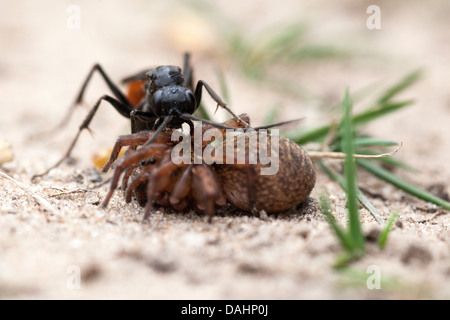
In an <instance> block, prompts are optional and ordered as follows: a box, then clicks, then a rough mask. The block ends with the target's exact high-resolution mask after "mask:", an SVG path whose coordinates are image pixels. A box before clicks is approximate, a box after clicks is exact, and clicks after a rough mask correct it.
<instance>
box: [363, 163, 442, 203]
mask: <svg viewBox="0 0 450 320" xmlns="http://www.w3.org/2000/svg"><path fill="white" fill-rule="evenodd" d="M356 162H357V163H358V165H360V166H361V167H363V168H364V169H365V170H367V171H369V172H370V173H372V174H373V175H374V176H376V177H378V178H380V179H382V180H385V181H386V182H388V183H390V184H392V185H393V186H395V187H397V188H399V189H402V190H403V191H405V192H407V193H409V194H411V195H413V196H415V197H417V198H419V199H422V200H425V201H427V202H431V203H434V204H436V205H438V206H440V207H442V208H444V209H446V210H450V202H447V201H445V200H444V199H441V198H439V197H437V196H435V195H433V194H431V193H429V192H427V191H425V190H422V189H420V188H418V187H416V186H414V185H412V184H410V183H408V182H406V181H405V180H403V179H400V178H399V177H397V176H395V175H394V174H392V173H390V172H389V171H387V170H385V169H383V168H382V167H380V166H378V165H376V164H375V163H373V162H372V161H370V160H367V159H357V160H356Z"/></svg>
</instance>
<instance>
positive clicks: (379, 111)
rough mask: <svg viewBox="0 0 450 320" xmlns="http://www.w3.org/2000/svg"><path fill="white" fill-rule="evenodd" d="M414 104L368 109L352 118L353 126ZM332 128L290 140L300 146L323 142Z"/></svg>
mask: <svg viewBox="0 0 450 320" xmlns="http://www.w3.org/2000/svg"><path fill="white" fill-rule="evenodd" d="M412 102H413V101H412V100H408V101H403V102H396V103H387V104H385V105H380V106H377V107H375V108H370V109H367V110H365V111H363V112H361V113H358V114H356V115H354V116H353V117H352V121H353V124H354V126H355V127H356V126H360V125H362V124H364V123H367V122H370V121H373V120H375V119H377V118H380V117H383V116H385V115H387V114H389V113H392V112H395V111H398V110H399V109H401V108H404V107H406V106H408V105H410V104H412ZM331 127H332V125H331V124H329V125H323V126H320V127H317V128H314V129H311V130H308V131H300V132H298V131H297V132H293V133H291V134H289V139H291V140H293V141H295V142H296V143H297V144H299V145H303V144H306V143H308V142H318V141H321V140H323V139H324V138H325V137H326V136H327V134H328V132H329V131H330V129H331Z"/></svg>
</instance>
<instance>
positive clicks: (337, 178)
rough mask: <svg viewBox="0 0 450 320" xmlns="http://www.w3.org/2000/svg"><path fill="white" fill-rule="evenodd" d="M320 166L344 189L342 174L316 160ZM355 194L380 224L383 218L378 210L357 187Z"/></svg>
mask: <svg viewBox="0 0 450 320" xmlns="http://www.w3.org/2000/svg"><path fill="white" fill-rule="evenodd" d="M318 163H319V166H320V168H321V169H322V170H323V171H324V172H325V173H326V174H327V175H328V176H329V177H330V178H331V179H332V180H334V181H336V182H337V183H339V185H340V186H341V188H342V189H344V191H345V179H344V177H343V176H342V175H340V174H338V173H336V172H334V171H333V170H331V169H330V168H329V167H328V166H326V165H325V164H324V163H323V161H318ZM356 195H357V197H358V200H359V202H360V203H361V204H362V205H363V206H364V207H365V208H366V209H367V210H368V211H369V212H370V214H371V215H372V217H374V219H375V220H376V221H377V222H378V223H380V224H382V223H383V219H382V218H381V217H380V215H379V213H378V210H377V209H376V208H375V207H374V206H373V205H372V203H371V202H370V201H369V199H367V197H366V196H365V195H364V193H362V192H361V190H360V189H359V188H357V189H356Z"/></svg>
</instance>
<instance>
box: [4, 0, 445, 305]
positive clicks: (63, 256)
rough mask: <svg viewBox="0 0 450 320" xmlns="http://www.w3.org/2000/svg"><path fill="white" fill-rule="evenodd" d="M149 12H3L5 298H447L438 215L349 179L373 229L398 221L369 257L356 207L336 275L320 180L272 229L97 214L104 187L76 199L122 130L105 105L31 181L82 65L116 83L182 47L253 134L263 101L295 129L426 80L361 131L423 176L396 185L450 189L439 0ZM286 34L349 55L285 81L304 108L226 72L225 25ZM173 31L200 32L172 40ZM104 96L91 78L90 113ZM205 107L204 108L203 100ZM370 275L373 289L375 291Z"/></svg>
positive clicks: (363, 180) (368, 181)
mask: <svg viewBox="0 0 450 320" xmlns="http://www.w3.org/2000/svg"><path fill="white" fill-rule="evenodd" d="M155 2H156V1H140V2H133V4H129V3H127V4H126V5H124V2H119V1H108V2H106V1H90V2H88V1H76V2H73V3H71V2H63V1H60V2H54V1H39V3H37V2H32V1H15V2H14V4H13V3H12V2H6V1H2V2H1V10H0V47H1V48H2V49H1V50H0V91H1V98H0V99H1V100H0V101H1V107H0V108H1V116H0V139H1V140H4V141H7V142H8V143H9V144H10V145H11V146H12V149H13V152H14V160H13V161H12V162H10V163H6V164H4V165H2V166H1V168H2V171H4V172H6V173H7V174H8V175H9V176H11V177H13V178H14V179H16V181H19V182H21V183H22V184H23V186H24V187H25V189H26V190H27V191H28V192H26V191H24V190H23V189H21V188H20V187H19V186H18V185H17V184H16V183H15V182H11V181H9V180H7V179H5V178H2V177H0V199H2V200H1V203H0V230H1V232H0V298H2V299H16V298H19V299H29V298H31V299H35V298H37V299H55V298H56V299H61V298H62V299H91V298H113V299H117V298H125V299H128V298H136V299H141V298H144V299H337V298H352V299H371V298H381V299H391V298H400V299H421V298H431V299H448V298H449V297H450V286H449V285H448V283H449V280H450V245H449V238H450V231H449V229H448V226H449V215H448V212H446V211H443V210H441V209H439V208H436V207H434V206H432V205H429V204H426V203H423V202H421V201H419V200H416V199H414V198H412V197H411V196H408V195H406V194H404V193H403V192H400V191H398V190H395V189H394V188H393V187H391V186H388V185H386V184H384V183H382V182H380V181H378V180H376V179H374V178H373V177H370V176H368V175H367V174H364V173H360V176H359V183H360V185H362V186H364V187H365V188H366V189H368V190H370V191H371V193H372V196H370V199H371V200H372V201H373V203H374V205H375V206H376V207H377V208H378V210H379V211H380V213H381V215H382V218H383V219H385V220H386V219H387V218H388V217H389V216H390V215H391V213H392V212H393V211H396V210H398V211H399V213H400V217H399V220H398V222H397V224H396V225H395V227H394V229H393V231H392V233H391V235H390V238H389V240H388V243H387V246H386V248H385V249H384V250H379V249H378V248H377V247H376V245H375V244H374V243H373V241H371V240H370V239H372V238H373V237H371V235H373V234H376V233H377V231H379V230H380V229H381V227H382V226H380V225H378V224H377V223H376V222H375V221H374V219H373V218H372V217H371V216H370V215H369V214H368V213H367V212H366V211H365V210H364V209H361V219H362V221H363V228H364V232H365V233H366V234H367V236H368V239H369V240H368V245H367V252H368V253H367V255H366V256H365V257H364V258H362V259H360V260H359V261H356V262H355V263H353V264H352V265H351V267H350V268H349V269H347V270H345V271H343V272H338V271H336V270H334V269H333V268H332V264H333V262H334V261H335V258H336V256H337V254H338V253H339V252H340V251H341V249H340V247H339V244H338V242H337V240H336V238H335V236H334V235H333V233H332V232H331V230H330V228H329V226H328V224H327V223H326V222H325V220H324V218H323V216H322V214H321V213H320V210H318V208H317V201H316V198H317V190H319V189H321V188H325V189H326V190H327V191H328V192H329V193H330V194H331V198H332V201H333V203H332V205H333V211H334V214H335V215H336V217H337V219H338V220H339V221H340V222H341V223H345V211H344V194H343V192H342V190H341V189H339V188H338V187H337V186H336V185H335V184H334V183H332V182H330V181H329V180H328V179H327V178H326V177H325V176H324V175H323V174H322V173H319V175H318V180H317V184H316V188H315V189H314V191H313V193H312V195H311V199H310V201H309V202H308V203H307V204H306V205H304V206H301V207H298V208H294V209H292V210H291V211H289V212H287V213H283V214H278V215H275V216H269V217H268V218H264V217H253V216H251V215H249V214H245V213H241V212H234V213H233V214H228V213H227V212H229V210H228V209H229V208H227V207H226V208H224V209H223V210H220V211H219V212H218V213H217V216H216V217H215V218H214V221H213V223H212V224H208V223H207V222H206V220H205V218H204V217H203V216H201V215H199V214H196V213H195V212H188V213H179V212H173V211H172V210H164V211H163V210H157V209H156V210H155V211H154V213H153V214H152V216H151V218H150V219H149V221H148V223H142V222H141V217H142V209H141V208H140V207H138V206H137V204H136V203H134V202H133V203H131V204H126V203H125V202H124V201H123V197H122V194H121V193H120V192H117V193H116V194H115V196H114V197H113V199H112V201H111V204H110V206H109V207H108V208H107V209H106V210H104V209H101V208H100V206H99V204H100V203H101V201H102V199H103V197H104V195H105V193H106V192H107V190H108V187H107V186H104V187H102V188H98V189H94V190H90V189H89V186H91V185H92V183H93V182H95V181H96V180H98V179H103V180H105V179H107V177H108V176H107V175H106V176H99V175H98V174H97V173H95V172H93V170H92V167H93V165H92V162H91V157H92V156H93V155H94V154H95V153H96V152H98V150H99V149H101V148H104V147H110V146H112V145H113V143H114V141H115V139H116V137H117V136H118V135H119V134H123V133H125V132H127V130H128V122H127V120H126V119H122V118H121V117H120V116H119V115H118V114H117V113H115V112H114V110H112V108H110V107H103V106H102V107H101V109H100V110H101V111H100V113H101V115H100V113H99V115H98V116H97V118H96V119H95V120H94V122H93V123H92V126H91V128H92V130H93V132H94V135H93V137H91V136H90V135H89V134H88V133H84V134H83V135H82V137H81V139H80V141H79V143H78V145H77V147H76V149H75V151H74V158H75V160H76V161H75V163H73V164H72V165H63V166H61V167H60V168H58V169H55V170H53V171H52V172H51V173H50V174H49V176H48V177H46V178H45V179H42V180H41V181H40V182H39V183H38V184H32V183H31V182H30V178H31V176H32V175H33V174H36V173H39V172H42V171H43V170H45V169H46V168H47V167H49V166H50V165H52V164H53V163H54V162H55V161H57V160H58V159H59V157H60V156H61V155H62V154H63V152H64V151H65V149H66V148H67V146H68V144H69V143H70V141H71V139H72V137H74V135H75V133H76V130H77V126H78V125H79V124H80V123H81V121H82V119H83V118H84V115H85V114H86V110H87V109H86V108H80V109H78V110H77V111H76V112H75V114H74V116H73V118H72V119H71V121H70V123H69V124H68V125H67V126H65V128H63V129H62V130H59V131H58V132H57V133H55V134H53V135H50V136H42V135H39V133H42V132H45V131H48V130H49V129H51V128H53V127H54V126H55V125H56V124H57V123H58V122H59V121H60V120H61V119H62V117H63V115H64V114H65V112H66V110H67V108H68V107H69V105H70V103H71V102H72V101H73V99H74V97H75V95H76V93H77V90H78V89H79V86H80V85H81V82H82V80H83V79H84V77H85V75H86V74H87V72H88V70H89V68H90V67H91V66H92V65H93V64H94V63H95V62H100V63H101V64H102V65H103V66H104V68H105V69H106V70H107V72H108V73H109V74H110V75H111V77H112V78H114V79H120V78H121V77H123V76H126V75H128V74H130V73H133V72H135V71H139V70H141V69H143V68H146V67H150V66H155V65H160V64H178V65H180V64H181V53H182V52H183V51H184V50H190V51H191V52H192V54H193V64H194V65H195V67H196V76H197V78H202V79H204V80H208V82H209V83H210V84H211V85H212V86H213V87H215V88H218V87H219V84H218V80H217V73H216V70H217V68H222V69H223V70H225V77H226V80H227V82H228V84H229V91H230V100H231V101H230V102H231V103H230V106H232V108H233V110H234V111H235V112H236V113H241V112H247V113H248V114H250V116H251V117H252V119H253V123H254V124H261V123H263V121H264V117H265V115H266V114H267V113H266V112H265V111H264V110H269V108H270V107H271V106H273V105H274V104H277V105H279V108H280V109H281V110H282V112H280V116H279V120H286V119H292V118H294V117H304V116H306V119H305V122H304V123H303V124H302V125H305V126H309V125H314V124H317V123H321V121H323V119H324V118H325V119H326V118H327V117H328V114H329V112H330V111H329V110H330V109H329V106H328V109H327V108H326V107H324V104H327V103H328V104H329V105H335V104H336V103H338V102H339V101H340V99H341V96H342V93H343V91H344V88H345V87H346V86H348V87H349V88H350V90H351V91H357V90H358V89H362V88H364V87H365V86H367V85H369V84H373V83H377V86H376V87H375V88H376V90H378V88H379V89H380V90H381V88H383V87H385V86H386V85H389V84H392V83H394V82H395V81H398V80H399V79H400V78H401V77H402V76H403V75H405V74H406V73H408V72H410V71H412V70H415V69H418V68H422V69H423V70H424V78H423V79H422V80H421V81H420V82H419V83H418V84H416V85H415V86H414V87H413V88H412V89H410V90H408V91H407V92H405V93H403V94H402V97H404V98H407V99H409V98H413V99H415V103H414V105H413V106H412V107H409V108H408V109H407V110H404V111H401V112H399V113H398V114H396V115H393V116H390V117H389V118H386V119H385V120H382V121H378V122H375V123H373V124H371V125H370V127H368V128H367V130H368V131H369V130H370V132H372V133H373V132H376V133H377V136H378V137H380V138H389V139H392V140H395V141H402V142H403V147H402V149H401V150H400V152H399V153H398V154H397V156H398V157H399V158H400V159H402V160H404V161H407V162H408V163H410V164H411V165H412V166H414V167H416V168H418V169H420V171H419V172H418V173H415V174H411V173H399V174H400V175H401V176H402V177H404V178H406V179H409V180H410V181H413V182H414V183H415V184H417V185H419V186H421V187H423V188H429V187H431V186H433V185H437V184H441V185H443V192H444V193H445V192H446V193H449V191H450V190H449V181H450V170H449V168H448V163H450V151H449V150H450V139H448V137H449V134H450V127H449V126H448V123H449V121H450V96H449V93H448V76H449V73H448V70H450V62H449V59H448V56H449V54H450V48H449V46H450V32H449V31H448V22H447V19H448V12H449V10H450V6H449V4H448V3H447V2H446V1H437V0H436V1H429V2H427V5H426V7H425V6H424V5H422V4H420V2H419V1H415V2H412V1H396V2H395V4H394V3H392V1H371V2H368V1H367V2H362V3H359V4H354V2H353V1H339V3H337V2H333V1H326V0H321V1H302V4H299V3H298V2H299V1H275V2H274V1H245V2H242V1H230V0H227V1H215V2H214V6H215V7H216V9H217V10H218V12H220V13H221V14H220V15H217V14H216V15H212V14H211V13H209V14H207V13H206V12H205V11H203V13H201V12H202V11H200V14H199V11H195V10H193V9H192V7H189V6H187V5H186V4H183V3H186V2H177V1H164V2H158V3H157V4H156V3H155ZM192 3H193V4H195V3H201V2H192ZM370 4H378V5H379V6H380V8H381V13H382V16H381V17H382V20H381V21H382V28H381V29H380V30H369V29H368V28H367V27H366V20H367V17H368V14H367V13H366V9H367V7H368V6H369V5H370ZM70 5H75V6H77V8H79V9H80V13H81V16H80V28H79V29H70V28H69V27H68V19H70V17H71V15H72V14H73V11H69V12H68V10H70V9H69V6H70ZM225 17H226V19H225ZM296 21H302V22H304V23H306V24H307V25H308V26H309V29H308V30H309V36H310V38H311V40H314V41H317V42H319V43H326V44H331V45H334V46H339V47H343V48H346V49H348V50H350V51H351V52H353V54H352V57H351V58H346V59H343V60H342V59H335V60H334V59H331V60H324V61H316V62H310V63H304V64H302V65H300V66H299V67H298V68H297V67H296V68H295V69H293V70H289V71H290V72H286V74H281V75H282V76H283V77H285V76H286V77H291V78H292V83H293V85H294V86H298V87H299V88H303V89H302V90H306V92H307V93H308V94H307V95H306V97H307V98H305V97H303V98H302V99H299V98H298V97H294V96H290V95H286V94H283V93H280V90H275V89H274V88H273V86H271V85H258V84H255V83H253V82H251V81H248V80H246V79H245V78H244V77H243V76H242V74H241V73H239V71H238V70H237V68H235V67H233V62H232V60H230V59H226V58H224V57H226V48H225V44H224V43H225V42H224V41H222V40H223V39H221V35H220V34H221V33H220V32H221V31H220V30H222V31H223V30H224V28H225V29H226V28H227V27H228V26H231V25H232V26H233V27H237V28H238V29H239V30H240V31H241V32H242V33H243V34H246V33H247V34H248V35H249V37H252V35H253V34H256V33H258V32H260V31H261V30H264V29H265V28H267V27H270V26H276V25H281V24H283V23H287V22H296ZM75 22H76V21H75ZM71 23H73V21H72V20H70V21H69V26H71V25H73V24H71ZM192 25H194V27H192ZM184 26H186V27H184ZM188 26H191V27H192V28H190V27H188ZM217 26H218V27H219V28H215V27H217ZM190 29H192V30H190ZM182 32H184V33H187V34H189V33H191V34H194V35H195V36H187V35H186V36H181V37H180V36H179V35H180V34H183V33H182ZM186 39H191V40H186ZM198 39H202V41H199V40H198ZM187 46H190V47H189V48H186V47H187ZM284 71H286V70H284V69H281V70H280V71H279V72H284ZM106 92H107V89H106V88H105V86H104V85H103V83H102V82H101V81H100V80H99V78H97V80H94V81H93V83H92V86H91V87H90V88H89V90H88V93H87V96H86V105H88V106H89V105H92V104H93V103H94V102H95V101H96V99H97V98H98V97H100V95H102V94H104V93H106ZM324 101H325V102H327V103H324ZM208 107H209V108H210V109H211V110H212V109H213V108H214V105H213V103H212V102H211V101H209V102H208ZM362 107H364V104H363V103H361V104H357V105H355V108H356V109H357V108H362ZM221 117H223V114H219V115H218V116H217V118H218V119H219V120H220V119H221ZM2 152H6V151H2ZM29 192H32V195H30V193H29ZM36 197H38V199H41V202H40V203H39V202H37V201H36ZM39 197H40V198H39ZM42 200H43V201H42ZM377 275H379V276H380V278H379V279H380V287H379V288H372V287H371V286H370V284H371V283H374V282H373V279H374V278H373V277H372V276H377ZM368 284H369V285H368Z"/></svg>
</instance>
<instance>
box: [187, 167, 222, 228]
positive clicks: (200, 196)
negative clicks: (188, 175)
mask: <svg viewBox="0 0 450 320" xmlns="http://www.w3.org/2000/svg"><path fill="white" fill-rule="evenodd" d="M192 171H193V172H192V189H193V196H194V198H195V200H196V202H197V207H198V208H199V209H200V210H204V211H205V212H206V214H207V216H208V222H211V221H212V217H213V215H214V204H215V203H216V202H219V203H222V202H223V204H224V203H225V197H224V195H223V193H222V191H221V189H220V187H219V184H218V181H217V177H216V176H215V175H214V174H213V172H212V170H211V169H210V168H209V167H208V166H207V165H205V164H202V165H198V166H195V167H194V168H193V169H192Z"/></svg>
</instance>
